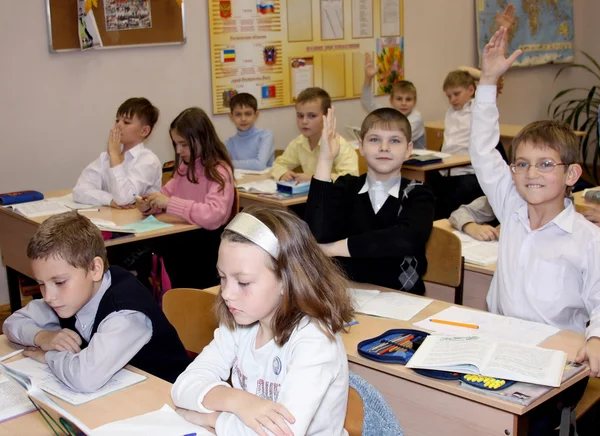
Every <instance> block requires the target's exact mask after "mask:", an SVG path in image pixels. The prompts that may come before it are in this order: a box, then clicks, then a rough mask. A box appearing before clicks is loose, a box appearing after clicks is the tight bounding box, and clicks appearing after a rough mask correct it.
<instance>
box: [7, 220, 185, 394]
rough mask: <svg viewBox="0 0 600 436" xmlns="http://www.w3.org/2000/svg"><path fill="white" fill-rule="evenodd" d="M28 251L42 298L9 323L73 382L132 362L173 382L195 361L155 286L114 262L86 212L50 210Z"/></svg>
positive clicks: (36, 355) (90, 381)
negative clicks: (157, 297)
mask: <svg viewBox="0 0 600 436" xmlns="http://www.w3.org/2000/svg"><path fill="white" fill-rule="evenodd" d="M27 257H29V259H30V260H31V269H32V270H33V274H34V277H35V279H36V280H37V282H38V283H39V284H40V289H41V291H42V296H43V299H42V300H33V301H32V302H30V303H29V304H28V305H27V306H25V307H24V308H23V309H21V310H18V311H16V312H15V313H13V314H12V315H11V316H10V317H8V319H7V320H6V321H5V322H4V325H3V327H2V330H3V332H4V334H5V335H6V336H7V338H8V339H9V340H10V341H12V342H16V343H18V344H21V345H25V346H27V347H29V348H27V349H26V350H25V351H24V353H23V355H24V356H26V357H30V358H32V359H35V360H37V361H39V362H41V363H47V364H48V367H49V369H50V370H51V371H52V373H53V374H54V375H55V376H56V377H57V378H58V379H59V380H60V381H62V382H63V383H64V384H65V385H67V386H68V387H69V388H70V389H72V390H74V391H76V392H93V391H96V390H98V389H99V388H101V387H102V386H103V385H104V384H106V382H108V381H109V380H110V379H111V377H112V376H113V375H114V374H115V373H116V372H117V371H119V370H120V369H121V368H123V367H124V366H125V365H127V364H131V365H134V366H136V367H137V368H139V369H142V370H144V371H147V372H149V373H151V374H153V375H155V376H157V377H160V378H162V379H164V380H167V381H169V382H174V381H175V379H176V378H177V376H179V374H180V373H181V372H183V370H185V368H186V367H187V365H188V364H189V363H190V362H191V359H190V358H189V357H188V355H187V353H186V351H185V348H184V347H183V344H182V343H181V341H180V339H179V337H178V335H177V332H176V331H175V328H174V327H173V326H172V325H171V324H170V323H169V321H168V320H167V318H166V317H165V315H164V313H163V312H162V310H161V309H160V307H159V306H158V304H157V303H156V301H154V300H153V299H152V296H151V295H150V293H148V290H147V289H146V288H145V287H144V286H143V285H142V284H141V283H140V282H138V280H137V279H136V278H135V277H134V276H133V275H132V274H131V273H130V272H128V271H126V270H124V269H122V268H120V267H118V266H112V267H110V268H109V267H108V261H107V258H106V247H105V246H104V241H103V239H102V234H101V233H100V230H98V228H97V227H96V226H95V225H94V224H92V222H91V221H90V220H89V219H87V218H86V217H84V216H83V215H80V214H78V213H77V212H68V213H63V214H60V215H54V216H52V217H50V218H48V219H47V220H46V221H44V222H43V223H42V224H41V225H40V227H39V229H38V230H37V231H36V233H35V234H34V235H33V237H32V238H31V240H30V241H29V245H28V246H27Z"/></svg>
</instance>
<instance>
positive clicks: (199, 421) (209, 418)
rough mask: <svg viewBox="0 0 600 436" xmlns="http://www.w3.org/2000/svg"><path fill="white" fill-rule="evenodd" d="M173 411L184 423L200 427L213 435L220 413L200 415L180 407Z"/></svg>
mask: <svg viewBox="0 0 600 436" xmlns="http://www.w3.org/2000/svg"><path fill="white" fill-rule="evenodd" d="M175 411H176V412H177V413H178V414H179V415H180V416H182V417H183V418H184V419H185V420H186V421H189V422H191V423H192V424H196V425H201V426H203V427H204V428H206V429H207V430H208V431H211V432H212V433H214V431H213V429H214V428H215V427H216V426H217V418H218V417H219V415H220V414H221V412H212V413H200V412H196V411H194V410H187V409H181V408H180V407H177V408H176V409H175Z"/></svg>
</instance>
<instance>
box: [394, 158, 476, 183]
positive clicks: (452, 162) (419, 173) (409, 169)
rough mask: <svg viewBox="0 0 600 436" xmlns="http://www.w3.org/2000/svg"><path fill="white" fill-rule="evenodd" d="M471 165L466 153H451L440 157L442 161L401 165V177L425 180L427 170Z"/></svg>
mask: <svg viewBox="0 0 600 436" xmlns="http://www.w3.org/2000/svg"><path fill="white" fill-rule="evenodd" d="M465 165H471V159H470V158H469V156H467V155H462V154H453V155H452V156H450V157H446V158H444V159H442V162H440V163H435V164H431V165H422V166H419V165H403V166H402V177H405V178H407V179H411V180H417V181H419V182H425V181H426V178H427V172H428V171H438V170H447V169H450V168H455V167H462V166H465Z"/></svg>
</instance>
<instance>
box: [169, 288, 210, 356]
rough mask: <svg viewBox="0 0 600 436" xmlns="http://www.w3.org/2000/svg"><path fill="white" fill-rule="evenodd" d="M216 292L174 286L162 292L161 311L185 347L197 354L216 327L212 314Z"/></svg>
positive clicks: (208, 341)
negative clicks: (174, 287) (163, 293)
mask: <svg viewBox="0 0 600 436" xmlns="http://www.w3.org/2000/svg"><path fill="white" fill-rule="evenodd" d="M215 299H216V294H215V293H214V292H209V291H207V290H204V289H191V288H176V289H171V290H169V291H167V292H166V293H165V295H164V296H163V300H162V308H163V311H164V313H165V315H166V317H167V319H168V320H169V322H170V323H171V324H172V325H173V327H175V330H177V334H178V335H179V338H180V339H181V342H183V346H184V347H185V349H186V350H188V351H191V352H193V353H197V354H199V353H200V352H201V351H202V349H203V348H204V347H205V346H207V345H208V344H209V343H210V341H212V340H213V337H214V332H215V329H216V328H217V327H218V326H219V324H218V322H217V319H216V318H215V316H214V314H213V306H214V304H215Z"/></svg>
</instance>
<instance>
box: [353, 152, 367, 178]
mask: <svg viewBox="0 0 600 436" xmlns="http://www.w3.org/2000/svg"><path fill="white" fill-rule="evenodd" d="M354 150H355V151H356V154H357V155H358V174H359V175H361V174H365V173H366V172H367V169H368V167H367V161H366V160H365V157H364V156H363V155H362V154H360V149H358V148H355V149H354Z"/></svg>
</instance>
